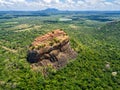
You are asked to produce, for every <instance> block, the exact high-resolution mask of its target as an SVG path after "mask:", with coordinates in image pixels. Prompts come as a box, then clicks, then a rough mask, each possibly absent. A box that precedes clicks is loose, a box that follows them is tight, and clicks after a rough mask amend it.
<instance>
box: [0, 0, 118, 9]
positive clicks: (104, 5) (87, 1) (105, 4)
mask: <svg viewBox="0 0 120 90" xmlns="http://www.w3.org/2000/svg"><path fill="white" fill-rule="evenodd" d="M46 8H56V9H60V10H72V11H73V10H74V11H84V10H90V11H91V10H97V11H98V10H100V11H106V10H107V11H114V10H117V11H118V10H119V11H120V0H0V11H11V10H13V11H36V10H43V9H46Z"/></svg>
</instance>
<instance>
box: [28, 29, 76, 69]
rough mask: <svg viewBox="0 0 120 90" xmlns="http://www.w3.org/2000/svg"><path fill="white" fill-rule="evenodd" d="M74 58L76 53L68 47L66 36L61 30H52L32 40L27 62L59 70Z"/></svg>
mask: <svg viewBox="0 0 120 90" xmlns="http://www.w3.org/2000/svg"><path fill="white" fill-rule="evenodd" d="M76 56H77V53H76V52H75V51H74V50H73V49H72V48H71V47H70V42H69V37H68V36H67V34H66V33H65V32H64V31H62V30H54V31H52V32H50V33H48V34H45V35H43V36H40V37H37V38H36V39H35V40H34V42H33V43H32V44H31V45H30V47H29V51H28V55H27V61H28V62H30V63H37V65H39V66H52V67H53V68H56V69H59V68H60V67H63V66H65V65H66V64H67V63H68V61H69V60H70V59H74V58H76Z"/></svg>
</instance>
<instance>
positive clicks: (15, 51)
mask: <svg viewBox="0 0 120 90" xmlns="http://www.w3.org/2000/svg"><path fill="white" fill-rule="evenodd" d="M1 47H2V48H3V49H5V50H7V51H9V52H12V53H17V50H14V49H11V48H7V47H5V46H1Z"/></svg>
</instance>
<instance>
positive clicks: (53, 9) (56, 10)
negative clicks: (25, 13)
mask: <svg viewBox="0 0 120 90" xmlns="http://www.w3.org/2000/svg"><path fill="white" fill-rule="evenodd" d="M41 12H60V10H58V9H56V8H47V9H45V10H41Z"/></svg>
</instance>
